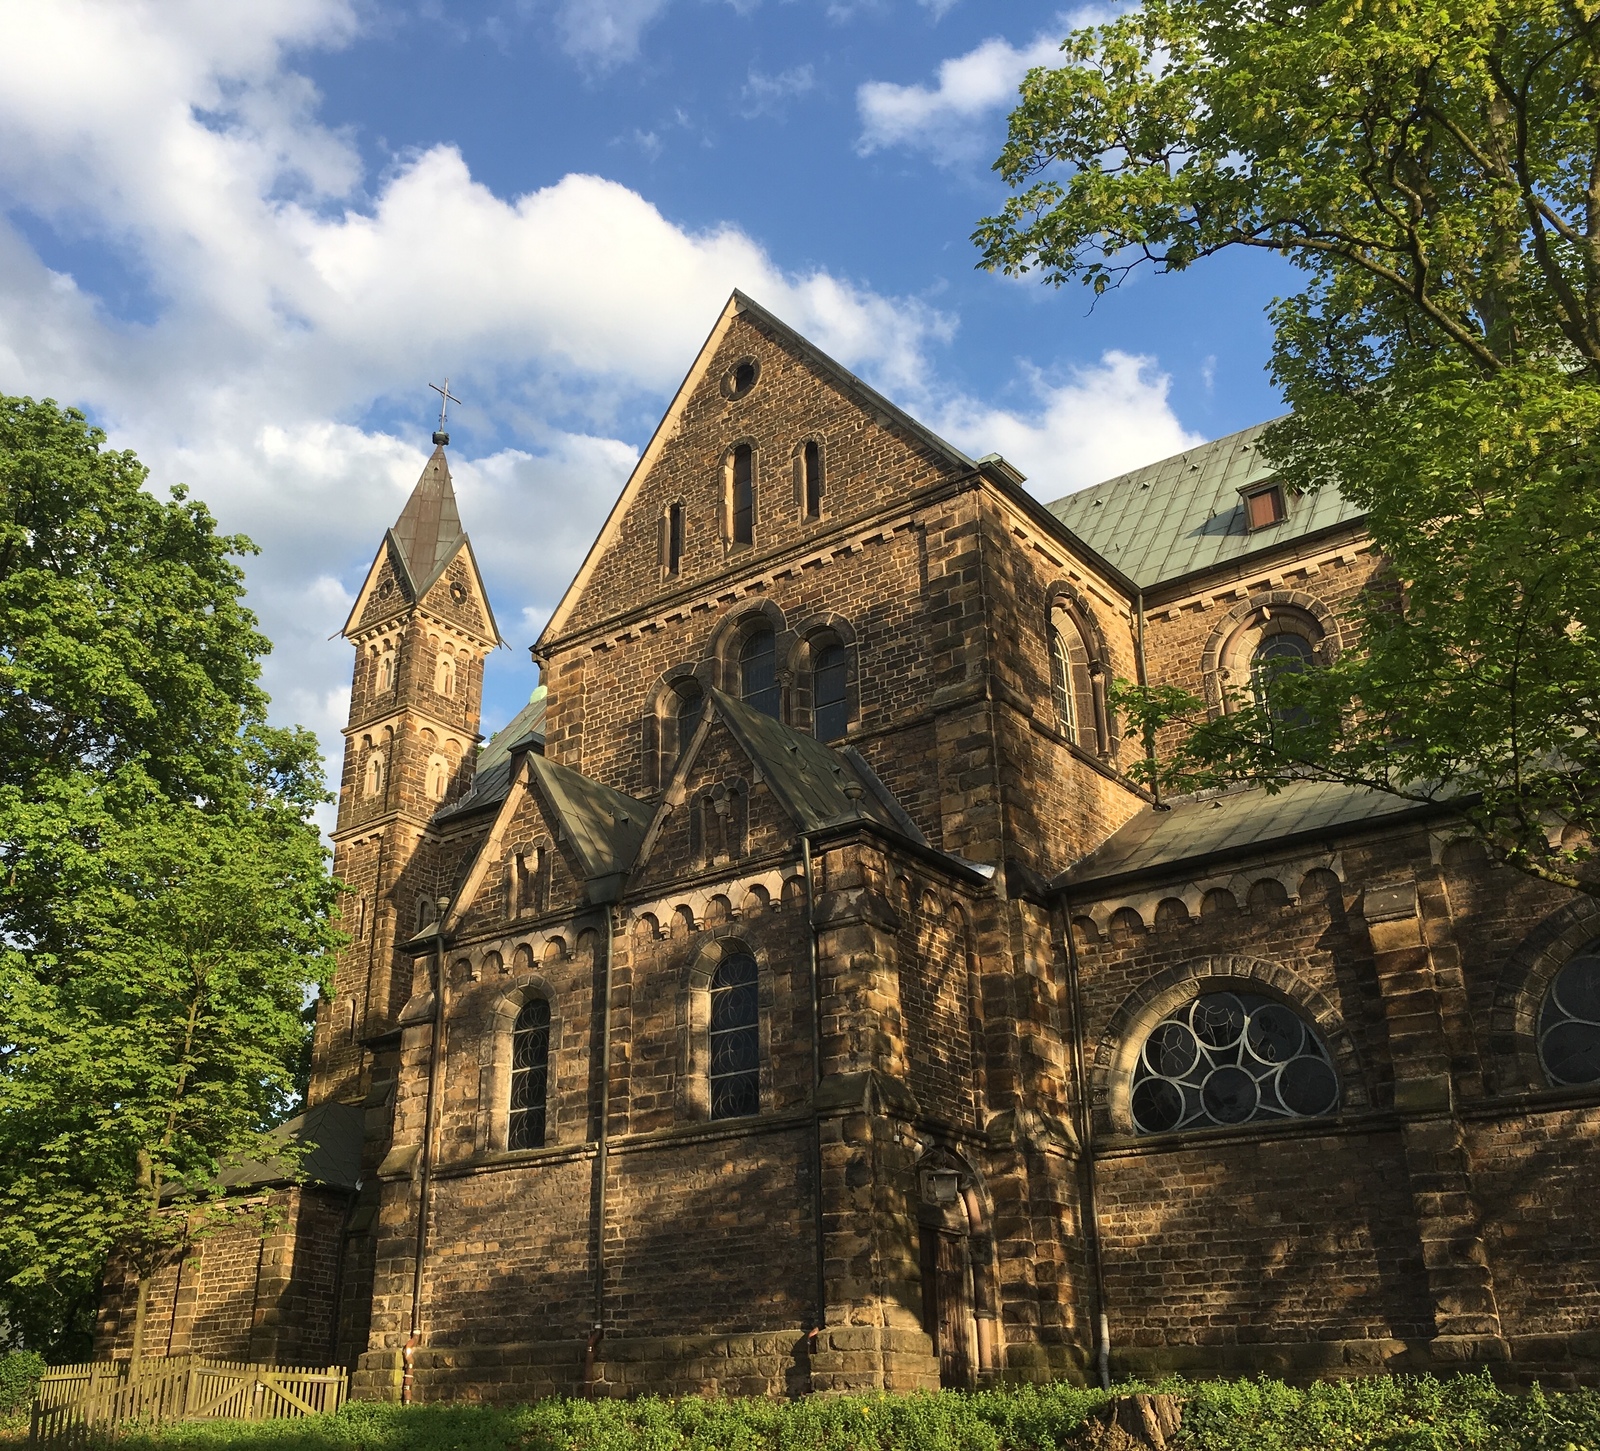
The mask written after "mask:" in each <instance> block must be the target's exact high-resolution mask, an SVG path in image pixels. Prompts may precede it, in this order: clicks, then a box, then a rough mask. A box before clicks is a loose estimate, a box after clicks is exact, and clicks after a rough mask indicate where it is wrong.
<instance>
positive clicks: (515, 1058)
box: [506, 998, 550, 1149]
mask: <svg viewBox="0 0 1600 1451" xmlns="http://www.w3.org/2000/svg"><path fill="white" fill-rule="evenodd" d="M549 1088H550V1004H549V1003H547V1002H546V1001H545V1000H544V999H543V998H530V999H529V1000H528V1001H527V1002H525V1003H524V1004H523V1005H522V1011H521V1012H520V1013H518V1014H517V1021H516V1025H515V1026H514V1027H513V1028H512V1030H511V1122H510V1123H509V1125H507V1132H506V1147H507V1148H508V1149H542V1148H543V1147H544V1120H545V1112H544V1110H545V1099H546V1097H547V1096H548V1093H549Z"/></svg>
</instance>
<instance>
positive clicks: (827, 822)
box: [711, 690, 927, 846]
mask: <svg viewBox="0 0 1600 1451" xmlns="http://www.w3.org/2000/svg"><path fill="white" fill-rule="evenodd" d="M711 699H712V700H713V701H714V702H715V704H716V708H717V713H718V714H719V715H720V716H721V717H722V719H723V720H724V721H725V722H726V723H727V726H728V729H729V730H730V731H732V732H733V736H734V739H735V740H736V741H738V742H739V744H740V746H741V747H743V749H744V751H745V754H746V755H748V756H749V757H750V760H751V762H752V763H753V764H754V765H755V766H756V767H757V768H758V769H759V770H760V772H761V775H762V778H763V779H764V780H765V781H766V783H767V786H768V788H769V789H770V790H771V791H772V794H773V795H774V796H775V797H777V799H778V803H779V805H781V806H782V807H783V808H784V810H785V811H787V812H788V813H789V816H790V817H791V818H792V819H793V821H794V823H795V825H796V826H798V827H799V828H800V830H801V831H806V832H811V831H820V830H822V829H823V828H825V827H829V826H840V825H844V824H845V823H847V822H852V821H860V820H861V819H862V818H863V817H865V818H867V819H869V820H872V821H876V822H877V823H878V824H879V825H880V826H887V827H889V828H890V829H891V830H892V831H894V832H895V833H896V834H897V835H900V836H904V837H906V838H908V839H909V840H911V841H914V842H915V843H916V844H917V845H918V846H926V845H927V839H926V838H925V837H924V836H923V834H922V832H921V831H919V830H918V829H917V825H916V823H915V822H913V821H912V820H911V818H910V817H909V816H907V815H906V813H905V811H904V810H903V809H902V808H901V806H900V803H899V802H897V801H896V800H895V799H894V797H893V796H891V795H890V794H889V792H888V790H887V788H886V787H885V786H884V784H883V783H882V782H881V781H880V780H878V778H877V776H876V774H874V772H873V770H872V767H870V766H869V765H867V763H866V760H865V759H864V758H863V757H862V756H861V755H860V754H859V753H858V752H857V751H855V750H853V749H851V748H848V747H847V748H846V749H844V750H842V751H835V750H833V749H832V748H831V747H829V746H825V745H823V743H822V742H821V741H819V740H817V739H816V737H815V736H809V735H806V734H804V733H803V732H801V731H797V730H795V729H793V728H792V727H791V726H787V725H785V724H784V723H783V722H782V721H780V720H774V719H773V718H772V717H771V716H770V715H764V714H763V713H762V712H761V711H759V710H753V709H751V707H749V706H748V705H746V704H745V703H744V702H743V701H741V700H735V699H734V698H733V697H732V696H731V695H728V694H726V693H725V692H723V691H720V690H713V691H712V692H711ZM851 786H854V787H856V788H857V789H858V793H859V794H858V795H857V796H851V795H849V794H847V788H848V787H851Z"/></svg>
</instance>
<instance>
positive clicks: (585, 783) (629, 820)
mask: <svg viewBox="0 0 1600 1451" xmlns="http://www.w3.org/2000/svg"><path fill="white" fill-rule="evenodd" d="M528 765H529V766H530V767H531V768H532V771H533V774H534V776H535V777H536V778H537V779H538V781H539V784H540V785H541V786H542V787H543V789H544V793H545V798H546V799H547V800H548V801H549V802H550V804H551V805H552V806H553V807H555V809H556V812H557V814H558V815H559V816H560V818H561V824H562V826H563V827H564V828H565V829H566V833H567V837H568V839H569V840H570V841H571V842H572V845H573V848H574V849H575V850H576V851H577V853H578V856H579V859H580V860H581V861H582V862H583V870H584V875H585V877H588V878H594V877H605V876H611V875H613V874H615V873H617V872H624V871H626V870H627V869H628V868H629V867H630V866H632V865H633V859H634V857H636V856H637V855H638V854H639V846H640V843H642V842H643V841H644V834H645V832H646V831H648V830H649V828H650V818H651V817H652V816H654V815H655V812H654V810H653V808H651V807H649V806H647V805H646V804H645V803H644V802H642V801H635V800H634V799H633V797H631V796H624V795H623V794H622V792H620V791H614V790H612V788H611V787H609V786H602V785H601V784H600V782H598V781H592V780H590V779H589V777H587V776H584V775H581V774H580V773H579V772H577V771H574V770H573V769H572V767H570V766H561V765H558V764H557V763H556V762H554V761H548V760H546V759H545V758H544V757H543V756H539V755H533V756H529V757H528Z"/></svg>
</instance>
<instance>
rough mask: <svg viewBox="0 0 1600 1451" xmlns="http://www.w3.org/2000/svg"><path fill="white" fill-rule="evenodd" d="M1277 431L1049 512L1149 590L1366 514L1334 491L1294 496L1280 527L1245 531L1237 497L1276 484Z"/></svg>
mask: <svg viewBox="0 0 1600 1451" xmlns="http://www.w3.org/2000/svg"><path fill="white" fill-rule="evenodd" d="M1270 427H1271V423H1270V422H1269V423H1258V424H1256V425H1255V426H1254V427H1252V428H1246V429H1243V430H1242V431H1241V432H1239V433H1230V434H1228V435H1227V436H1226V437H1225V438H1218V439H1214V440H1213V441H1212V442H1210V443H1203V444H1200V445H1198V446H1197V447H1195V448H1191V449H1188V450H1187V451H1186V452H1184V453H1179V454H1174V455H1173V456H1172V457H1171V458H1167V459H1162V460H1161V461H1160V462H1159V463H1153V464H1147V465H1146V466H1145V467H1144V468H1140V469H1134V470H1132V471H1131V472H1129V473H1125V474H1121V475H1119V476H1118V477H1116V478H1114V479H1107V480H1106V481H1105V483H1103V484H1096V485H1095V486H1094V487H1093V488H1089V489H1080V490H1079V491H1078V492H1077V493H1075V494H1068V495H1067V496H1066V497H1065V498H1064V499H1057V500H1055V502H1054V503H1051V504H1048V505H1046V507H1047V508H1048V509H1049V510H1050V512H1051V513H1052V514H1054V515H1055V516H1056V518H1058V519H1059V520H1061V522H1062V523H1063V524H1065V525H1066V526H1067V528H1069V529H1071V530H1072V532H1073V533H1074V534H1076V535H1077V536H1078V537H1079V538H1080V539H1082V540H1083V542H1084V543H1085V544H1087V545H1088V546H1089V547H1090V548H1091V549H1093V550H1095V551H1096V552H1097V553H1098V554H1100V555H1101V556H1102V557H1103V558H1104V559H1105V560H1106V561H1107V562H1108V563H1109V564H1112V565H1115V566H1116V568H1117V569H1119V570H1121V571H1122V573H1123V574H1125V575H1126V576H1127V577H1128V578H1129V579H1131V580H1132V581H1133V582H1134V584H1136V585H1137V586H1139V587H1140V588H1141V589H1150V588H1152V587H1153V586H1155V585H1158V584H1162V583H1165V582H1166V581H1168V580H1174V579H1181V578H1182V577H1184V576H1185V575H1189V574H1194V573H1197V572H1199V571H1201V570H1207V569H1212V568H1215V567H1216V566H1217V565H1219V564H1225V563H1227V562H1229V561H1230V560H1234V559H1242V558H1244V557H1245V556H1246V555H1249V554H1254V553H1257V552H1258V551H1260V550H1264V549H1271V548H1272V547H1273V546H1274V545H1278V544H1283V543H1285V542H1286V541H1288V540H1291V539H1298V538H1300V537H1302V536H1303V535H1306V534H1313V533H1315V532H1317V531H1318V530H1320V529H1326V528H1329V527H1331V526H1333V525H1335V524H1342V523H1345V522H1346V521H1347V520H1351V519H1359V518H1360V517H1361V510H1360V509H1358V508H1357V507H1356V506H1355V505H1354V504H1352V503H1350V502H1349V501H1348V500H1347V499H1345V498H1344V497H1343V496H1342V495H1341V494H1340V493H1339V492H1338V491H1337V490H1336V489H1332V488H1328V489H1323V490H1321V491H1320V492H1319V493H1316V494H1313V495H1305V496H1301V497H1293V496H1291V497H1289V498H1288V499H1287V500H1286V501H1285V502H1286V503H1287V505H1288V514H1287V517H1286V518H1285V519H1284V520H1283V521H1282V522H1281V523H1278V524H1273V525H1270V526H1268V527H1267V528H1265V529H1258V530H1255V531H1253V532H1252V531H1249V530H1247V529H1246V528H1245V514H1244V505H1243V502H1242V501H1241V500H1240V498H1239V489H1240V488H1241V487H1243V486H1246V485H1249V484H1253V483H1258V482H1260V481H1263V480H1265V479H1269V478H1271V477H1272V470H1271V469H1270V468H1269V467H1268V466H1267V464H1266V462H1265V461H1264V460H1263V459H1262V457H1261V454H1260V447H1259V445H1260V439H1261V435H1262V433H1263V432H1265V431H1266V429H1268V428H1270Z"/></svg>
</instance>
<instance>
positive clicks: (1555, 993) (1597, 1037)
mask: <svg viewBox="0 0 1600 1451" xmlns="http://www.w3.org/2000/svg"><path fill="white" fill-rule="evenodd" d="M1539 1062H1540V1063H1542V1064H1543V1065H1544V1071H1545V1073H1546V1074H1547V1075H1548V1077H1549V1079H1550V1082H1551V1083H1553V1084H1555V1085H1556V1086H1557V1087H1565V1086H1567V1085H1569V1084H1575V1083H1595V1082H1600V943H1591V944H1590V945H1589V946H1588V947H1586V948H1585V949H1584V950H1583V951H1582V952H1580V953H1579V954H1578V955H1577V956H1576V957H1574V958H1572V959H1571V961H1569V962H1568V963H1567V964H1566V966H1565V967H1563V968H1562V969H1561V971H1560V972H1558V973H1557V974H1556V980H1555V981H1554V982H1553V983H1551V984H1550V991H1549V992H1548V993H1547V994H1546V995H1545V1000H1544V1009H1543V1011H1542V1012H1541V1013H1540V1014H1539Z"/></svg>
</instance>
